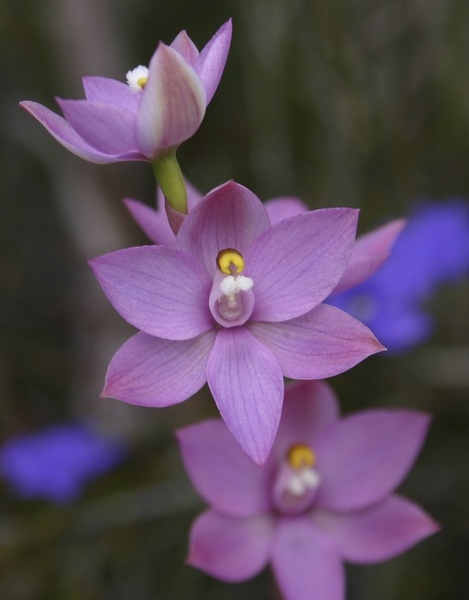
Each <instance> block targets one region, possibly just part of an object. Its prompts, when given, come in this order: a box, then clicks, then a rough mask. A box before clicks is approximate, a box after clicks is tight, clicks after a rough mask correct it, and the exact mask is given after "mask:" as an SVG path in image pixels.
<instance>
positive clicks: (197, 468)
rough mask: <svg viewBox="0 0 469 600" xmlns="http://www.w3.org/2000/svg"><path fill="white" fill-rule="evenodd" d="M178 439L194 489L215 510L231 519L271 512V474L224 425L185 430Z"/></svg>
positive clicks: (212, 423)
mask: <svg viewBox="0 0 469 600" xmlns="http://www.w3.org/2000/svg"><path fill="white" fill-rule="evenodd" d="M177 438H178V441H179V445H180V448H181V454H182V458H183V460H184V465H185V467H186V471H187V473H188V475H189V477H190V478H191V481H192V483H193V484H194V487H195V488H196V489H197V491H198V492H199V494H200V495H201V496H203V498H204V499H205V500H206V501H207V502H208V503H209V504H210V505H211V506H213V508H215V509H216V510H219V511H220V512H222V513H224V514H225V515H229V516H231V517H252V516H255V515H258V514H260V513H263V512H268V511H269V509H270V497H269V494H268V489H269V481H268V480H269V473H268V472H267V471H266V470H265V469H261V468H260V467H258V466H257V465H255V464H254V463H253V462H252V461H251V460H250V459H249V458H248V457H247V456H246V455H245V454H244V452H243V451H242V450H241V448H240V447H239V445H238V444H237V443H236V440H235V439H234V437H233V436H232V435H231V433H230V432H229V431H228V428H227V427H226V425H225V424H224V423H223V421H221V420H219V419H217V420H215V419H212V420H210V421H204V422H203V423H198V424H197V425H190V426H189V427H184V428H183V429H179V430H178V431H177Z"/></svg>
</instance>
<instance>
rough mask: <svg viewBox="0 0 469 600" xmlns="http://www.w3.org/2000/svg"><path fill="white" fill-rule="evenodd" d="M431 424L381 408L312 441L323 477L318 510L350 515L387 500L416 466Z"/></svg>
mask: <svg viewBox="0 0 469 600" xmlns="http://www.w3.org/2000/svg"><path fill="white" fill-rule="evenodd" d="M429 423H430V417H429V415H427V414H425V413H420V412H416V411H411V410H384V409H383V410H372V411H366V412H362V413H357V414H354V415H351V416H348V417H345V418H344V419H342V420H341V421H339V422H338V423H336V424H334V425H333V426H331V427H329V428H328V429H327V430H325V431H324V432H323V433H322V434H320V435H319V436H318V437H317V438H316V440H315V448H314V450H315V452H316V456H317V469H318V471H319V472H320V473H321V485H320V487H319V490H318V495H317V498H316V506H318V507H319V508H327V509H329V510H335V511H352V510H360V509H362V508H367V507H369V506H371V505H372V504H375V503H377V502H380V501H381V500H383V499H384V498H386V496H388V495H389V494H390V493H391V492H392V491H393V490H394V489H395V488H396V487H397V486H398V485H399V484H400V483H401V481H402V480H403V479H404V477H405V475H406V474H407V472H408V471H409V469H410V468H411V466H412V464H413V463H414V461H415V458H416V456H417V454H418V452H419V450H420V448H421V446H422V444H423V440H424V438H425V435H426V432H427V429H428V426H429Z"/></svg>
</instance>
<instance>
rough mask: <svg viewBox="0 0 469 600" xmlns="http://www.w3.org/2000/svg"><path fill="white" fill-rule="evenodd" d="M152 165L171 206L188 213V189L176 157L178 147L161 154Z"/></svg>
mask: <svg viewBox="0 0 469 600" xmlns="http://www.w3.org/2000/svg"><path fill="white" fill-rule="evenodd" d="M152 167H153V172H154V173H155V177H156V181H157V182H158V185H159V186H160V188H161V191H162V192H163V194H164V196H165V198H166V200H167V201H168V202H169V204H170V206H171V207H172V208H174V210H176V211H178V212H180V213H183V214H185V215H187V190H186V184H185V182H184V177H183V175H182V172H181V168H180V166H179V163H178V161H177V158H176V148H173V149H172V150H169V151H168V152H166V153H165V154H162V155H161V156H159V157H158V158H157V159H156V160H155V161H154V162H152Z"/></svg>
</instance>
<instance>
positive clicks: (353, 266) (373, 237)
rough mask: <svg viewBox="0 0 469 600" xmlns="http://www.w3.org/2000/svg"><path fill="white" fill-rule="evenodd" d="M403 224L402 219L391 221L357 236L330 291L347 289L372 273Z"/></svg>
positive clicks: (386, 255) (390, 246) (379, 264)
mask: <svg viewBox="0 0 469 600" xmlns="http://www.w3.org/2000/svg"><path fill="white" fill-rule="evenodd" d="M405 224H406V222H405V221H404V220H403V219H399V220H397V221H392V222H391V223H388V224H387V225H384V226H383V227H380V228H379V229H375V230H374V231H370V233H367V234H366V235H362V236H361V237H359V238H357V241H356V242H355V246H354V247H353V252H352V255H351V257H350V262H349V264H348V265H347V268H346V269H345V272H344V274H343V275H342V277H341V279H340V281H339V283H338V284H337V286H336V287H335V288H334V289H333V291H332V293H333V294H337V293H338V292H343V291H344V290H348V289H349V288H351V287H354V286H355V285H358V284H359V283H361V282H362V281H364V280H365V279H367V278H368V277H369V276H370V275H371V274H372V273H374V272H375V271H376V269H377V268H378V267H380V266H381V265H382V264H383V262H384V261H385V260H386V258H387V257H388V256H389V253H390V251H391V248H392V245H393V244H394V242H395V240H396V238H397V236H398V235H399V234H400V232H401V231H402V229H403V227H404V226H405Z"/></svg>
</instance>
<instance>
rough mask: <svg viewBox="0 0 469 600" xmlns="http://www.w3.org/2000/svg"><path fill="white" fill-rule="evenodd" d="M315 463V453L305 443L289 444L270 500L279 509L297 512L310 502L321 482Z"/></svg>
mask: <svg viewBox="0 0 469 600" xmlns="http://www.w3.org/2000/svg"><path fill="white" fill-rule="evenodd" d="M315 465H316V455H315V454H314V452H313V450H312V449H311V448H310V447H309V446H308V445H306V444H294V445H293V446H290V448H289V449H288V451H287V452H286V454H285V458H284V461H283V462H282V464H281V465H280V468H279V469H278V471H277V474H276V478H275V480H274V486H273V503H274V505H275V507H276V508H277V509H278V510H280V511H281V512H283V513H287V514H299V513H301V512H303V511H305V510H307V509H308V508H309V507H310V506H311V504H312V503H313V500H314V498H315V496H316V492H317V489H318V487H319V484H320V483H321V476H320V475H319V473H318V471H317V470H316V469H315V468H314V466H315Z"/></svg>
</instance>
